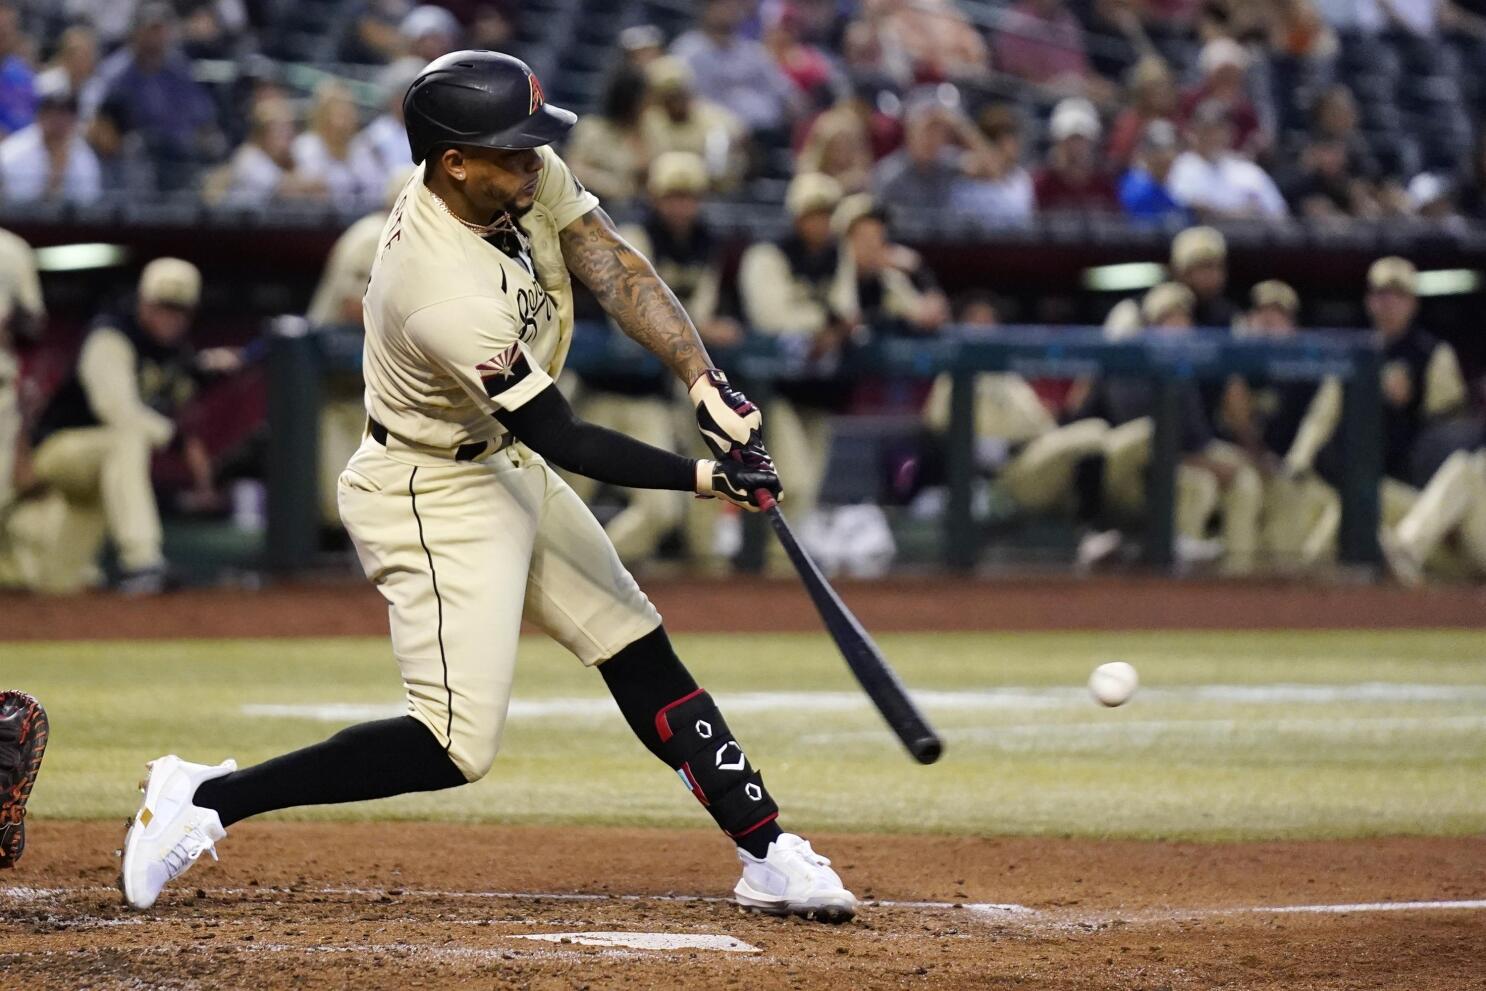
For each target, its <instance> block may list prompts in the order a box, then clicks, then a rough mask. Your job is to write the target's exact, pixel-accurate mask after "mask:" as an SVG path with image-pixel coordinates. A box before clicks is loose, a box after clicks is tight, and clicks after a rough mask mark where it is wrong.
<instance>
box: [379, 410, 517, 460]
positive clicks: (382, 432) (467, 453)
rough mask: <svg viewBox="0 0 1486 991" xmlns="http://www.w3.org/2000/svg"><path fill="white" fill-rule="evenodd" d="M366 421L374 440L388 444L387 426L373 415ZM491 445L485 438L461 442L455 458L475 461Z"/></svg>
mask: <svg viewBox="0 0 1486 991" xmlns="http://www.w3.org/2000/svg"><path fill="white" fill-rule="evenodd" d="M366 422H367V429H368V431H369V432H370V433H371V435H372V440H374V441H376V442H377V443H378V444H381V445H382V446H383V447H386V446H387V436H388V434H387V428H386V427H384V426H382V425H381V424H380V423H378V422H377V421H376V420H374V419H372V418H371V417H367V418H366ZM489 447H490V442H489V441H485V440H476V441H471V442H470V443H468V444H461V445H459V447H458V448H457V449H456V450H455V451H454V460H455V461H473V460H475V459H476V458H478V457H479V456H480V455H482V454H484V453H485V451H486V449H488V448H489Z"/></svg>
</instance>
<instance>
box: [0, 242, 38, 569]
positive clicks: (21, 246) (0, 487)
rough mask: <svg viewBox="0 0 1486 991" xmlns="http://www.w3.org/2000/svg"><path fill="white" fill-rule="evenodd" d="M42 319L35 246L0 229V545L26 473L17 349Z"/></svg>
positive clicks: (31, 336) (32, 339) (32, 340)
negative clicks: (8, 511)
mask: <svg viewBox="0 0 1486 991" xmlns="http://www.w3.org/2000/svg"><path fill="white" fill-rule="evenodd" d="M45 319H46V307H45V306H44V305H43V303H42V299H41V279H40V277H39V276H38V275H37V272H36V255H35V252H33V251H32V250H31V246H30V245H29V244H27V243H26V242H25V241H23V240H21V239H20V238H19V237H17V236H16V235H14V234H12V233H11V232H10V231H7V230H0V547H3V546H4V533H3V530H4V516H5V513H6V511H7V509H9V507H10V504H11V501H12V499H13V498H14V497H15V494H16V490H17V488H18V487H24V486H18V484H17V481H18V475H20V476H24V479H25V480H29V477H30V472H29V462H28V461H27V459H26V458H25V457H24V452H25V437H24V427H23V422H22V416H21V390H20V380H21V362H20V358H19V355H18V354H17V350H18V348H19V347H21V346H24V345H28V344H33V343H35V342H36V341H37V340H38V339H39V338H40V336H41V331H42V327H43V324H44V323H45ZM0 580H3V579H0Z"/></svg>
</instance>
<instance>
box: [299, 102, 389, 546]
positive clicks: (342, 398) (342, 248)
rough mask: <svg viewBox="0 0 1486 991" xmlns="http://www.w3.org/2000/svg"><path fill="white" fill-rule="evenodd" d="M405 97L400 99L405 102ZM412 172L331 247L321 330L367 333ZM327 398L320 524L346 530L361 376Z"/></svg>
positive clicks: (361, 416) (320, 295) (323, 279)
mask: <svg viewBox="0 0 1486 991" xmlns="http://www.w3.org/2000/svg"><path fill="white" fill-rule="evenodd" d="M400 95H401V94H399V96H400ZM412 171H413V170H412V166H409V167H408V168H406V169H398V170H396V172H395V173H394V174H393V176H392V178H391V179H390V180H389V181H388V184H387V189H386V191H385V199H386V203H385V206H384V207H383V209H381V210H373V211H372V212H371V213H368V214H367V215H366V216H364V217H361V218H359V219H358V220H357V221H356V222H355V223H353V224H351V226H350V227H347V228H346V229H345V230H344V231H342V232H341V236H340V237H338V238H336V240H335V244H334V245H333V246H331V249H330V257H329V258H327V259H326V261H325V271H323V272H321V273H320V282H319V284H318V285H317V286H316V287H315V293H314V295H313V296H311V297H310V306H309V309H308V310H306V311H305V319H306V320H308V321H309V323H310V326H311V327H312V328H314V329H317V330H324V329H328V328H339V329H354V330H356V331H357V332H360V330H361V294H362V293H363V292H365V291H366V282H367V280H368V279H369V278H371V267H372V262H373V261H374V260H375V259H376V256H377V247H378V245H379V244H381V235H382V226H383V225H384V224H386V223H387V215H388V214H389V213H391V212H392V204H393V203H394V202H395V201H396V200H397V197H398V195H399V194H400V193H401V192H402V188H403V187H404V186H406V185H407V183H408V179H409V178H410V177H411V175H412ZM324 388H325V396H324V400H323V401H322V402H321V404H320V425H319V430H320V438H319V440H320V443H319V454H318V455H317V457H316V459H315V460H316V465H317V466H318V467H317V472H316V477H317V479H318V484H317V486H316V491H317V493H318V495H319V505H320V522H321V523H322V524H324V525H326V526H333V527H337V528H339V527H340V519H341V518H340V510H339V509H338V508H337V507H336V489H335V487H336V481H337V480H338V479H339V478H340V474H341V471H342V470H343V469H344V468H345V467H346V462H347V461H349V460H350V459H351V455H352V454H355V453H356V448H357V447H359V446H360V445H361V435H362V433H363V432H364V431H365V429H366V405H365V403H364V402H363V400H362V398H361V389H362V386H361V376H360V375H357V374H354V373H353V374H336V375H331V376H330V377H328V378H327V379H326V380H325V382H324Z"/></svg>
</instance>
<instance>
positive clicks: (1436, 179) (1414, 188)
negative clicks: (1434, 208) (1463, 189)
mask: <svg viewBox="0 0 1486 991" xmlns="http://www.w3.org/2000/svg"><path fill="white" fill-rule="evenodd" d="M1450 193H1451V189H1450V183H1449V182H1448V181H1446V180H1445V179H1443V178H1441V177H1440V176H1438V175H1435V174H1434V173H1433V172H1420V173H1419V174H1418V175H1416V176H1414V178H1413V179H1411V180H1409V188H1408V196H1409V202H1411V203H1413V204H1414V209H1416V210H1422V209H1423V208H1424V207H1427V206H1429V205H1430V204H1431V203H1437V202H1438V201H1440V200H1444V199H1449V197H1450Z"/></svg>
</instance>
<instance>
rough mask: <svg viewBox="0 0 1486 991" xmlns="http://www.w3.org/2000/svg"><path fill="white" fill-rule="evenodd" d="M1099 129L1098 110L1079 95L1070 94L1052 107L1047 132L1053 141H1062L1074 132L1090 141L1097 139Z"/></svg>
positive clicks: (1100, 129)
mask: <svg viewBox="0 0 1486 991" xmlns="http://www.w3.org/2000/svg"><path fill="white" fill-rule="evenodd" d="M1101 131H1102V128H1101V127H1100V125H1099V111H1098V110H1096V109H1094V104H1092V103H1090V102H1089V101H1088V100H1085V99H1084V98H1083V97H1081V96H1070V97H1068V98H1067V99H1066V100H1060V101H1058V105H1057V106H1056V107H1054V108H1053V116H1052V121H1051V122H1050V123H1049V124H1048V133H1049V134H1051V135H1052V139H1053V140H1054V141H1062V140H1063V139H1065V138H1070V137H1073V136H1074V135H1075V134H1077V135H1081V136H1083V137H1085V138H1088V139H1089V140H1090V141H1098V140H1099V135H1100V133H1101Z"/></svg>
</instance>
